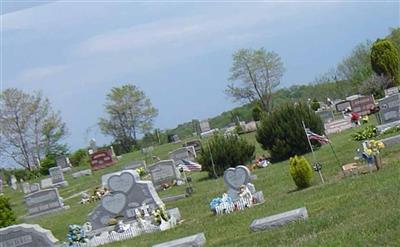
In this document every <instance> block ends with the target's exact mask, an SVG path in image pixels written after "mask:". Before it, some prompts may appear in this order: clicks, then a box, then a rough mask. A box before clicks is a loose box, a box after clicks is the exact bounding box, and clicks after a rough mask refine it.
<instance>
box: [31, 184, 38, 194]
mask: <svg viewBox="0 0 400 247" xmlns="http://www.w3.org/2000/svg"><path fill="white" fill-rule="evenodd" d="M39 190H40V184H39V183H33V184H31V185H30V191H31V193H33V192H36V191H39Z"/></svg>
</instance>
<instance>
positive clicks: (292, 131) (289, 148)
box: [256, 103, 324, 161]
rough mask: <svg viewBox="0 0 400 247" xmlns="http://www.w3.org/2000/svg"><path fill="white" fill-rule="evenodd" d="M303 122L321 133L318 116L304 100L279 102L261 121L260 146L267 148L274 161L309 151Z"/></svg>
mask: <svg viewBox="0 0 400 247" xmlns="http://www.w3.org/2000/svg"><path fill="white" fill-rule="evenodd" d="M302 121H304V123H305V125H306V127H307V128H310V129H311V130H312V131H313V132H315V133H317V134H322V133H323V131H324V126H323V123H322V120H321V118H320V117H319V116H318V115H317V114H315V112H314V111H313V110H312V109H310V108H309V107H308V106H307V105H306V104H305V103H296V104H293V103H292V104H285V105H282V106H280V107H279V108H276V109H274V110H273V111H272V113H271V114H270V115H269V116H268V117H267V118H263V119H262V120H261V124H260V125H259V127H258V129H257V134H256V139H257V141H258V142H259V143H260V144H261V146H262V148H263V149H266V150H268V151H269V153H270V155H271V159H272V160H273V161H281V160H285V159H288V158H289V157H292V156H294V155H301V154H304V153H307V152H309V151H310V147H309V145H308V141H307V137H306V135H305V133H304V129H303V125H302ZM315 145H319V144H318V143H315Z"/></svg>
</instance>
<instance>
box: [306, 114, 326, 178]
mask: <svg viewBox="0 0 400 247" xmlns="http://www.w3.org/2000/svg"><path fill="white" fill-rule="evenodd" d="M301 123H302V124H303V129H304V133H305V134H306V137H307V141H308V145H310V148H311V153H312V156H313V160H314V164H315V165H317V158H316V157H315V153H314V149H313V147H312V145H311V141H310V138H308V135H307V130H306V125H305V124H304V121H303V120H302V121H301ZM318 174H319V177H320V178H321V182H322V183H323V184H324V183H325V181H324V177H322V173H321V169H318Z"/></svg>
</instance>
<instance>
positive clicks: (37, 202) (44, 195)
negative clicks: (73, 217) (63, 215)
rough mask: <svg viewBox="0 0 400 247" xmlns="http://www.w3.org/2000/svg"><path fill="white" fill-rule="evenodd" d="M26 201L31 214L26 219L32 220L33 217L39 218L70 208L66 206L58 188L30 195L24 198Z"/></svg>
mask: <svg viewBox="0 0 400 247" xmlns="http://www.w3.org/2000/svg"><path fill="white" fill-rule="evenodd" d="M24 201H25V204H26V206H27V209H28V214H29V216H28V217H26V218H32V216H33V217H34V216H39V215H43V214H47V213H51V212H55V211H59V210H62V209H68V208H69V207H68V206H64V203H63V201H62V199H61V198H60V195H59V194H58V190H57V188H51V189H46V190H40V191H37V192H35V193H31V194H28V195H26V196H25V197H24Z"/></svg>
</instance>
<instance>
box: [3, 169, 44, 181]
mask: <svg viewBox="0 0 400 247" xmlns="http://www.w3.org/2000/svg"><path fill="white" fill-rule="evenodd" d="M1 172H2V173H3V174H4V176H5V177H7V178H8V181H9V178H10V177H11V176H12V175H14V176H15V178H16V179H17V181H20V180H21V179H22V180H24V181H28V180H31V179H35V178H38V177H39V176H40V173H39V170H32V171H30V170H28V169H15V170H1Z"/></svg>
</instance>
